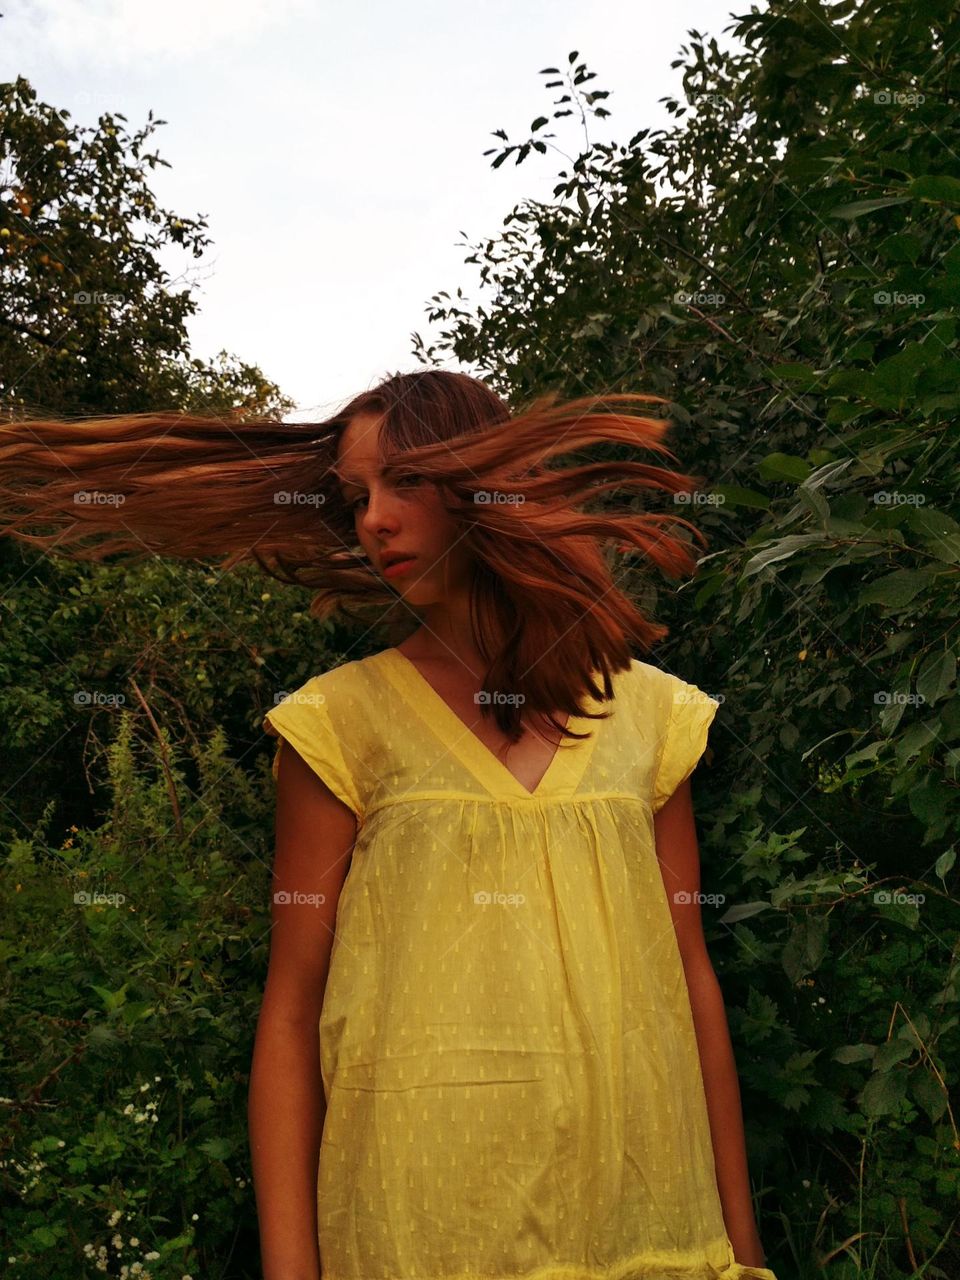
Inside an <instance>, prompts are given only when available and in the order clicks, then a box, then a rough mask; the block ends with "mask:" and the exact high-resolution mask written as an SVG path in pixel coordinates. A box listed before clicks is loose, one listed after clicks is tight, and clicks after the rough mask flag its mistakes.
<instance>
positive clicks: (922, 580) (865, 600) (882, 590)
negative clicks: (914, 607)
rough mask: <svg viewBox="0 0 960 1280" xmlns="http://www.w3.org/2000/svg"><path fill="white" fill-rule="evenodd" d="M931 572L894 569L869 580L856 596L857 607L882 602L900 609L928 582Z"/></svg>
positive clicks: (927, 584) (892, 607)
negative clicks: (868, 583)
mask: <svg viewBox="0 0 960 1280" xmlns="http://www.w3.org/2000/svg"><path fill="white" fill-rule="evenodd" d="M932 576H933V575H932V573H931V572H930V571H929V570H924V569H894V571H893V573H888V574H886V575H885V576H884V577H882V578H878V579H877V581H876V582H871V584H870V585H869V586H868V587H865V588H864V589H863V590H862V591H861V592H860V594H859V596H858V597H857V607H858V608H859V607H861V606H863V605H866V604H884V605H887V606H888V607H889V608H891V609H902V608H903V606H904V605H908V604H909V603H910V601H911V600H913V599H914V598H915V597H916V596H917V595H919V593H920V592H921V591H923V590H924V588H926V587H927V586H929V584H930V579H931V577H932Z"/></svg>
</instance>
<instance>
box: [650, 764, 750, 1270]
mask: <svg viewBox="0 0 960 1280" xmlns="http://www.w3.org/2000/svg"><path fill="white" fill-rule="evenodd" d="M654 830H655V833H656V841H657V857H658V859H659V862H660V869H661V871H662V873H663V882H664V886H665V888H666V891H667V900H668V902H669V903H670V912H671V914H672V916H673V923H674V929H675V931H676V935H677V943H678V945H679V947H680V955H681V958H682V960H683V970H684V974H685V975H686V980H687V989H688V991H689V993H690V1007H691V1009H692V1011H693V1022H694V1027H695V1029H696V1034H697V1045H698V1047H699V1050H700V1066H701V1071H702V1074H703V1087H704V1093H705V1094H706V1101H707V1113H708V1116H709V1119H710V1134H711V1138H712V1141H713V1150H714V1159H715V1163H716V1169H717V1188H718V1190H719V1192H720V1203H721V1206H722V1208H723V1217H724V1222H725V1224H726V1228H727V1234H728V1235H729V1237H730V1242H731V1244H732V1245H733V1249H734V1256H735V1258H736V1261H737V1262H739V1263H742V1264H743V1265H744V1266H748V1267H762V1266H764V1253H763V1246H762V1244H761V1243H760V1236H759V1233H758V1231H757V1222H756V1218H755V1216H754V1212H753V1204H752V1202H751V1198H750V1175H749V1171H748V1168H747V1148H746V1141H745V1138H744V1133H743V1109H742V1106H741V1101H740V1083H739V1081H738V1079H737V1064H736V1060H735V1058H734V1055H733V1046H732V1044H731V1043H730V1030H729V1027H728V1026H727V1015H726V1010H725V1009H724V1005H723V994H722V992H721V990H720V984H719V983H718V981H717V976H716V974H715V973H714V970H713V965H712V964H711V962H710V956H709V953H708V951H707V947H706V942H705V940H704V936H703V925H702V922H701V919H700V903H699V901H698V900H697V894H698V893H699V891H700V851H699V847H698V845H697V832H696V825H695V821H694V814H693V801H692V798H691V794H690V779H689V778H687V779H686V780H685V781H684V782H682V783H681V784H680V786H679V787H678V788H677V789H676V791H675V792H674V793H673V795H672V796H671V797H670V799H669V800H668V801H667V802H666V804H665V805H663V807H662V808H661V809H660V810H659V812H657V813H656V814H655V815H654ZM676 895H680V900H679V901H678V900H677V896H676Z"/></svg>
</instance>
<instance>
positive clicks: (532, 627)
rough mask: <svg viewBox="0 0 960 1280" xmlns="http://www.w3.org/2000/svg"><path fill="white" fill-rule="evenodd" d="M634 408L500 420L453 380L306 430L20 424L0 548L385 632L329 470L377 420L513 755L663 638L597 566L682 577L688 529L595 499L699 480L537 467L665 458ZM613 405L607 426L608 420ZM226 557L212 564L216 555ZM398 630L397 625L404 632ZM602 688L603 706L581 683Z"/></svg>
mask: <svg viewBox="0 0 960 1280" xmlns="http://www.w3.org/2000/svg"><path fill="white" fill-rule="evenodd" d="M665 403H666V401H664V400H663V399H662V398H661V397H659V396H654V395H640V394H633V393H617V394H607V395H605V396H583V397H579V398H577V399H572V400H567V401H564V402H560V403H558V402H557V397H556V394H555V393H548V394H546V395H541V396H539V397H537V398H536V399H534V400H533V402H532V403H531V404H529V405H528V406H527V407H524V408H522V409H520V410H519V411H518V412H515V413H514V412H511V410H510V408H509V407H508V406H507V404H506V402H505V401H504V400H502V399H501V398H500V397H499V396H498V395H496V394H495V393H494V392H493V391H492V390H491V389H490V388H489V387H488V386H486V384H485V383H483V382H481V381H480V380H478V379H476V378H472V377H470V376H468V375H467V374H463V373H454V372H449V371H444V370H435V369H434V370H424V371H418V372H414V373H407V374H396V375H394V376H392V377H389V378H387V379H386V380H385V381H383V382H381V383H380V384H379V385H378V386H376V387H374V388H373V389H372V390H369V391H366V392H363V393H362V394H360V395H358V396H356V397H355V398H354V399H352V400H350V402H349V403H348V404H346V405H345V406H344V407H343V408H342V409H340V410H339V411H338V412H337V413H335V414H334V415H333V416H332V417H330V418H328V419H326V420H325V421H322V422H313V423H285V422H275V421H266V420H263V419H262V418H251V417H249V416H247V417H246V418H245V417H244V416H243V415H242V414H241V413H240V412H239V411H238V412H236V413H234V414H232V415H218V416H214V415H209V416H207V415H200V414H185V413H176V412H173V411H160V412H156V413H136V414H123V415H110V416H104V417H86V418H80V419H74V420H70V421H67V420H47V419H37V418H31V419H29V420H26V421H19V422H10V423H5V424H3V425H2V426H0V534H8V535H11V536H13V537H15V538H17V539H19V540H21V541H23V542H25V543H29V544H31V545H35V546H38V547H41V548H42V549H43V550H44V551H47V552H57V553H60V554H65V555H69V556H71V557H73V558H75V559H86V560H102V559H103V558H104V557H105V556H107V555H109V554H113V553H116V552H124V553H126V554H128V555H129V556H131V557H132V558H134V559H138V558H142V557H145V556H150V555H160V556H173V557H177V558H182V559H196V560H211V559H215V560H221V559H222V560H223V562H222V564H221V568H222V569H223V570H228V569H230V568H232V567H233V566H234V565H236V564H238V563H240V562H242V561H245V560H252V561H255V562H256V563H257V564H258V565H259V566H260V568H261V569H262V570H263V571H264V572H265V573H267V574H269V575H270V576H272V577H274V578H276V579H278V580H280V581H281V582H285V583H290V584H295V585H297V586H302V587H307V588H309V589H311V590H313V591H315V593H316V594H315V595H314V597H313V600H312V602H311V605H310V612H311V613H312V614H313V615H314V616H315V617H318V618H321V619H322V618H326V617H328V616H329V615H330V614H331V613H333V612H334V611H336V610H340V611H341V612H342V613H343V614H344V616H346V617H348V618H350V619H351V620H353V621H355V622H359V623H362V624H364V625H366V626H368V627H369V626H378V625H380V624H383V623H386V624H387V625H393V626H394V628H395V627H396V624H397V617H398V611H399V612H400V617H401V618H402V617H404V616H406V618H407V619H409V618H410V615H411V613H412V612H413V610H412V609H411V606H409V605H408V604H406V602H405V601H403V600H402V598H401V597H400V596H399V595H398V594H397V593H396V592H395V591H394V590H393V589H392V588H391V586H390V583H389V581H387V580H384V579H382V578H381V577H380V576H379V575H378V574H377V573H376V572H375V570H374V569H373V567H372V565H371V564H370V562H369V560H368V559H367V557H366V556H365V555H364V554H363V552H362V549H361V548H360V547H359V545H358V544H357V535H356V530H355V525H354V517H353V514H352V512H351V510H350V508H349V506H348V505H347V502H346V501H345V500H344V498H343V497H342V496H341V494H340V488H339V482H338V477H337V474H336V471H335V466H336V463H337V451H338V442H339V439H340V436H341V434H342V433H343V431H344V430H345V429H346V427H347V426H348V424H349V423H350V421H351V420H352V419H353V418H354V417H355V416H356V415H358V414H361V413H362V414H364V415H376V416H377V417H381V418H382V428H381V432H380V461H381V465H382V466H383V468H384V474H385V475H388V476H392V477H394V478H395V479H399V478H401V477H403V476H406V475H415V476H419V477H421V478H422V479H423V480H425V481H427V482H429V483H433V484H435V485H437V486H438V492H439V493H440V494H441V495H442V497H443V500H444V504H445V506H446V509H447V511H448V512H449V513H450V514H451V515H453V516H454V517H455V518H456V519H457V521H459V523H460V525H461V527H462V531H463V532H462V537H461V539H460V540H461V542H462V543H464V544H465V545H466V546H467V548H468V549H469V550H470V551H471V552H472V553H473V554H472V566H473V581H472V585H471V594H470V599H471V619H472V625H473V628H474V634H475V638H476V643H477V647H478V649H479V651H480V652H481V654H482V655H483V656H484V659H485V661H486V662H487V663H488V668H487V671H486V675H485V681H484V687H486V688H495V689H509V690H511V692H512V693H518V694H522V695H523V697H522V698H518V699H499V700H494V701H493V705H487V706H484V707H483V711H484V713H492V714H493V716H494V718H495V719H496V721H497V723H498V725H499V727H500V729H501V730H502V731H503V732H504V733H506V734H507V735H509V736H510V737H511V738H512V739H513V740H516V738H517V737H519V736H520V733H521V724H520V719H521V712H520V709H519V708H520V706H522V707H523V708H524V715H526V714H527V713H535V714H541V715H545V716H547V717H548V718H549V720H550V723H551V724H553V725H554V727H555V728H556V729H557V730H558V731H562V732H564V736H569V737H575V736H578V735H574V734H573V733H572V732H570V733H567V732H566V731H564V730H563V725H562V723H561V722H559V721H558V720H556V719H554V718H553V716H552V714H551V713H553V712H555V711H559V712H560V713H563V712H567V713H569V714H571V715H579V714H583V713H582V711H581V706H580V703H581V699H582V696H583V695H584V694H586V693H589V694H590V695H591V696H593V697H596V698H600V697H602V698H603V699H609V698H611V697H612V695H613V689H612V684H611V676H612V674H613V673H614V672H617V671H622V670H626V669H627V668H628V667H629V664H630V659H631V656H632V654H631V646H636V647H638V648H639V649H640V650H641V651H642V652H647V651H649V650H650V649H651V648H652V647H653V645H654V644H655V643H656V642H658V641H659V640H661V639H662V638H663V637H664V636H666V635H667V634H668V630H669V629H668V628H667V627H665V626H663V625H660V624H657V623H655V622H653V621H651V620H650V619H648V618H646V617H645V616H644V615H643V613H642V612H640V610H639V609H637V608H636V607H635V606H634V605H633V604H632V603H631V601H630V600H629V599H628V598H627V597H626V596H625V595H624V594H623V593H622V592H621V591H620V590H619V589H618V587H617V586H616V583H615V581H614V578H613V574H612V571H611V561H612V556H609V557H608V555H607V554H606V552H607V549H608V548H610V549H611V551H612V552H620V551H625V550H629V549H630V548H631V547H633V548H635V549H636V551H637V552H639V553H640V555H641V556H642V557H643V558H644V559H645V560H647V561H648V562H649V563H650V564H652V565H654V566H656V567H657V568H658V569H659V570H660V571H661V572H662V573H664V574H665V575H666V576H667V577H669V578H679V577H681V576H690V575H692V574H694V573H695V572H696V565H697V560H696V557H695V555H694V553H693V548H692V543H691V542H690V541H689V540H688V539H685V538H680V537H677V536H675V534H674V533H672V532H671V529H670V527H671V526H678V527H684V528H686V529H687V530H688V531H689V533H690V534H691V535H692V537H693V538H695V539H698V540H699V541H701V542H702V543H705V542H706V539H705V538H704V535H703V534H702V532H701V531H700V530H698V529H697V528H696V527H695V526H694V525H693V524H691V522H690V521H689V520H686V519H684V518H683V517H681V516H680V515H678V514H674V513H667V512H643V511H637V510H635V509H633V508H627V509H620V510H617V511H614V510H611V509H610V508H609V503H608V502H605V503H604V504H603V506H602V508H601V509H599V510H587V509H584V508H585V507H586V505H587V504H588V503H591V502H593V500H595V499H597V498H598V497H600V495H602V494H604V493H607V492H609V491H612V490H618V489H626V488H631V487H632V488H639V489H654V490H662V491H664V492H666V493H670V494H677V493H689V492H691V491H693V490H695V489H697V488H700V487H702V477H698V476H691V475H686V474H682V473H680V472H677V471H672V470H670V469H668V468H666V467H660V466H653V465H650V464H649V463H647V462H630V461H623V460H621V459H619V458H617V459H611V460H608V461H590V462H585V463H583V464H582V465H566V466H555V467H550V466H547V465H546V463H548V462H549V461H550V460H551V459H553V458H560V457H562V456H563V455H569V454H572V453H575V452H576V451H578V450H583V449H585V448H587V447H589V446H591V445H595V444H597V443H598V442H602V441H609V442H610V443H612V444H615V445H621V446H629V447H630V448H634V449H644V450H649V451H651V452H652V453H654V454H658V455H661V456H666V457H668V458H674V455H673V454H672V453H671V452H670V450H669V449H667V448H666V446H665V445H664V443H663V440H664V437H665V435H666V433H667V431H668V430H669V427H670V422H669V420H668V419H666V418H663V417H647V416H636V415H635V414H632V413H629V412H627V411H626V410H627V409H629V408H631V407H633V406H636V405H641V404H642V405H644V406H648V405H663V404H665ZM616 404H622V405H623V406H624V410H623V411H611V410H609V409H608V408H607V406H609V405H616ZM224 557H225V559H223V558H224ZM411 629H412V628H411ZM594 672H596V673H597V674H598V675H599V676H601V677H602V685H603V687H602V691H601V689H599V688H598V687H597V686H596V685H595V683H594V677H593V673H594Z"/></svg>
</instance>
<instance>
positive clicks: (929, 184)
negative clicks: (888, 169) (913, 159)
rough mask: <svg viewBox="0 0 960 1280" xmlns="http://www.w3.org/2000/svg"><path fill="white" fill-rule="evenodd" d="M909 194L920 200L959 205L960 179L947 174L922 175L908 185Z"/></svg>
mask: <svg viewBox="0 0 960 1280" xmlns="http://www.w3.org/2000/svg"><path fill="white" fill-rule="evenodd" d="M909 190H910V194H911V195H912V196H917V197H918V198H919V199H921V200H934V201H937V202H938V203H943V204H950V205H960V179H957V178H951V177H950V176H949V175H947V174H929V173H928V174H924V175H923V177H920V178H914V180H913V181H912V182H911V183H910V188H909Z"/></svg>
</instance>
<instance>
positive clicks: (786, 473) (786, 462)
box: [758, 453, 812, 481]
mask: <svg viewBox="0 0 960 1280" xmlns="http://www.w3.org/2000/svg"><path fill="white" fill-rule="evenodd" d="M758 470H759V472H760V478H761V479H762V480H796V481H803V480H806V478H807V476H808V475H809V474H810V472H811V470H812V467H811V466H810V464H809V462H806V461H805V460H804V459H803V458H798V457H797V456H796V455H795V454H791V453H771V454H768V455H767V457H765V458H763V459H761V462H760V466H759V468H758Z"/></svg>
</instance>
